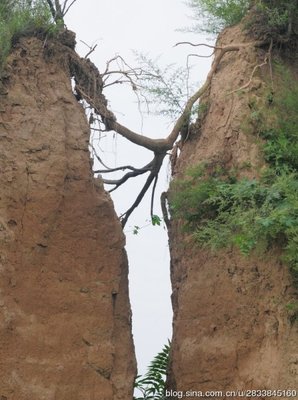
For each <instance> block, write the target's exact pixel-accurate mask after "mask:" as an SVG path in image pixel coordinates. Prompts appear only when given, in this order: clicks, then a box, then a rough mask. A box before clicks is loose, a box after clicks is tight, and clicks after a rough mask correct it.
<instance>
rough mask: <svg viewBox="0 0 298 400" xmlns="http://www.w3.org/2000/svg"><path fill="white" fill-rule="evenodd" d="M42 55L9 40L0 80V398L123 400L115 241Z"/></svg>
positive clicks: (52, 59)
mask: <svg viewBox="0 0 298 400" xmlns="http://www.w3.org/2000/svg"><path fill="white" fill-rule="evenodd" d="M45 52H46V46H45V43H44V42H42V41H40V40H38V39H34V38H31V39H30V38H27V39H21V40H20V42H19V44H17V45H16V48H15V49H14V51H13V53H12V54H11V55H10V56H9V59H8V63H7V68H6V72H5V73H4V74H3V79H2V86H1V94H0V170H1V174H0V182H1V192H0V246H1V253H0V398H1V399H7V400H29V399H30V400H42V399H45V400H54V399H55V400H63V399H65V400H66V399H67V400H69V399H71V400H75V399H80V400H82V399H84V400H85V399H86V400H87V399H90V400H94V399H101V400H111V399H115V400H116V399H118V400H120V399H121V400H123V399H131V398H132V386H133V379H134V376H135V356H134V347H133V342H132V336H131V311H130V304H129V299H128V282H127V258H126V254H125V251H124V237H123V234H122V230H121V226H120V224H119V221H118V219H117V217H116V214H115V211H114V209H113V205H112V202H111V199H110V197H109V196H108V195H107V194H106V193H105V191H104V189H103V185H102V183H101V181H100V179H94V178H93V176H92V171H91V165H90V160H89V152H88V142H89V126H88V124H87V121H86V118H85V114H84V111H83V108H82V107H81V106H80V105H79V103H78V102H77V100H76V98H75V97H74V95H73V92H72V88H71V82H70V77H69V70H68V66H67V62H66V61H65V60H64V59H63V54H61V52H60V55H59V54H58V53H59V51H58V52H57V54H55V52H53V54H52V56H51V55H49V54H47V57H45ZM58 55H59V57H58ZM1 396H2V397H1Z"/></svg>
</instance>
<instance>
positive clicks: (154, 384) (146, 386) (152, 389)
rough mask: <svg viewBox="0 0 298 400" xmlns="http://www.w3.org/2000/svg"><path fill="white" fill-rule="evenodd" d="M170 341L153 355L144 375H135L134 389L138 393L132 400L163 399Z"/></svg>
mask: <svg viewBox="0 0 298 400" xmlns="http://www.w3.org/2000/svg"><path fill="white" fill-rule="evenodd" d="M170 346H171V343H170V342H168V344H166V345H164V347H163V349H162V350H161V351H160V352H159V353H158V354H157V355H156V356H155V357H154V359H153V361H152V362H151V363H150V365H149V367H148V371H147V373H146V374H145V375H144V376H140V375H139V376H137V377H136V380H135V389H137V390H138V392H139V393H140V394H139V395H138V397H134V400H163V399H165V397H164V395H165V389H166V375H167V369H168V364H169V353H170Z"/></svg>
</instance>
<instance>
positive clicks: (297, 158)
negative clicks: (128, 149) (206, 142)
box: [170, 69, 298, 279]
mask: <svg viewBox="0 0 298 400" xmlns="http://www.w3.org/2000/svg"><path fill="white" fill-rule="evenodd" d="M279 75H280V77H282V82H281V83H280V88H279V91H280V94H279V95H277V94H275V95H274V99H273V103H272V99H271V101H270V104H268V105H267V109H266V110H259V111H258V118H256V121H257V124H258V125H259V126H258V127H257V128H258V129H257V132H258V134H259V135H260V136H261V137H263V138H265V139H266V141H265V143H264V145H263V152H264V158H265V160H266V161H267V163H268V168H267V169H266V170H265V171H264V172H263V174H262V176H261V177H260V178H259V179H253V180H249V179H246V178H244V179H240V180H239V179H237V178H236V177H235V171H228V170H225V169H224V168H223V167H219V166H218V165H217V167H216V166H215V167H214V165H213V166H212V165H199V166H197V167H195V168H193V169H192V170H190V171H188V174H187V176H186V178H185V179H182V180H177V181H175V182H174V183H173V184H172V187H171V195H170V205H171V211H172V214H173V216H174V217H175V216H176V217H179V218H182V220H183V221H184V222H185V227H186V229H188V230H189V231H191V232H192V233H193V236H194V238H195V240H196V241H197V242H198V243H199V244H200V245H201V246H207V247H211V248H212V249H218V248H220V247H225V246H229V245H235V246H237V247H238V248H240V250H241V252H242V253H243V254H248V253H250V252H251V251H252V250H254V249H255V250H258V251H260V252H264V251H266V250H267V249H270V248H272V247H275V246H279V247H281V248H282V249H283V259H284V260H285V261H286V262H288V264H289V265H290V267H291V270H292V272H293V273H294V276H295V278H296V279H298V253H297V248H298V168H297V167H298V145H297V139H298V138H297V135H298V132H297V126H298V124H297V123H298V117H297V109H298V85H297V84H296V85H294V84H293V79H291V76H290V74H289V73H288V72H287V71H286V70H285V69H280V71H279ZM252 113H253V114H254V113H256V110H253V112H252ZM272 114H274V118H272ZM266 119H267V120H268V121H266ZM269 121H270V122H269ZM266 122H267V125H266Z"/></svg>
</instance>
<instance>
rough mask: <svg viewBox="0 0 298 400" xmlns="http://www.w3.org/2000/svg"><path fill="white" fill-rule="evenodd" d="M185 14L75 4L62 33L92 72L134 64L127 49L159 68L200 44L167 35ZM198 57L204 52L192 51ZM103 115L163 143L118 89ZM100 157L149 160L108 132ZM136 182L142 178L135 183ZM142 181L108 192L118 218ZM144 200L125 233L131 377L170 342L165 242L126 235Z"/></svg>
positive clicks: (151, 232)
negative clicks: (71, 34)
mask: <svg viewBox="0 0 298 400" xmlns="http://www.w3.org/2000/svg"><path fill="white" fill-rule="evenodd" d="M189 14H190V10H189V9H188V8H187V7H186V5H185V4H184V2H183V1H182V0H125V1H123V0H77V2H76V3H75V4H74V6H73V7H72V8H71V10H70V11H69V14H68V15H67V17H66V24H67V26H68V28H69V29H72V30H73V31H75V32H76V33H77V42H78V46H77V50H78V51H79V53H80V54H82V55H85V54H86V53H87V52H88V48H87V47H86V46H85V45H84V44H83V43H81V42H80V40H83V41H84V42H86V43H88V44H89V45H94V44H96V43H97V44H98V46H97V48H96V51H95V52H94V53H92V55H91V56H90V58H91V59H92V61H93V62H94V63H95V64H96V65H97V67H98V68H99V70H100V71H103V70H104V69H105V63H106V61H107V60H109V59H111V58H112V57H114V56H115V55H116V54H119V55H121V56H122V57H124V58H125V60H126V61H127V62H128V63H129V64H132V65H136V62H135V58H134V55H133V53H132V50H137V51H141V52H144V53H148V54H149V55H150V56H151V57H152V58H155V57H156V56H158V55H160V56H161V62H162V63H164V64H169V63H173V62H174V63H177V64H178V65H183V66H185V65H186V56H187V54H189V53H190V52H194V48H190V47H188V46H179V47H175V48H173V45H174V44H175V43H176V42H179V41H186V40H190V41H192V42H195V43H201V42H206V38H205V37H204V36H200V35H192V34H184V33H181V32H177V31H175V30H176V29H178V28H183V27H185V26H190V25H191V23H192V22H191V20H190V19H189V18H187V15H189ZM200 54H208V50H206V49H203V48H200ZM210 62H211V60H210V59H209V58H208V59H206V58H193V59H192V64H195V65H196V67H195V68H194V69H193V71H192V80H193V81H195V82H201V83H202V82H203V81H204V79H205V77H206V74H207V72H208V70H209V67H210ZM106 96H107V98H108V100H109V102H110V106H111V109H112V110H113V111H114V113H115V114H116V116H117V119H118V120H119V122H121V123H122V124H124V125H126V126H127V127H129V128H130V129H133V130H135V131H136V132H140V133H141V132H142V133H143V134H146V135H148V136H151V137H165V136H167V135H168V134H169V131H170V123H169V121H168V120H165V119H164V118H162V117H146V116H145V118H144V125H142V120H141V117H140V114H139V112H138V108H137V106H136V99H135V96H134V95H133V94H132V93H131V90H130V89H129V88H125V87H124V86H123V85H121V86H118V87H114V88H113V89H112V90H109V92H107V93H106ZM100 146H101V149H102V150H103V154H102V155H103V158H104V159H105V161H106V162H107V163H109V165H110V166H111V167H113V166H117V165H118V166H119V165H123V164H127V163H129V164H134V165H135V166H142V165H145V163H146V162H147V161H150V160H151V157H152V156H151V153H150V152H148V151H147V150H144V149H141V148H139V147H138V146H135V145H131V144H130V143H128V142H127V141H126V140H124V139H122V138H121V137H115V135H113V133H110V135H109V139H106V140H102V141H101V142H100ZM166 164H167V162H165V166H164V170H163V172H162V174H161V176H160V179H159V187H158V191H157V193H156V200H155V204H156V214H158V215H160V216H161V213H160V211H159V196H160V192H161V191H164V190H166V188H167V184H168V181H169V178H168V171H167V170H168V168H167V165H166ZM143 179H144V178H143ZM143 179H142V178H141V179H136V180H134V181H131V182H129V184H127V185H126V186H122V188H120V189H119V191H118V190H117V191H116V192H114V194H113V200H114V202H115V206H116V210H117V212H118V213H121V212H124V211H125V210H126V209H127V208H128V207H129V205H130V204H131V203H132V202H133V200H134V199H135V197H136V195H137V193H138V190H139V188H140V185H142V183H143V182H144V181H143ZM149 200H150V198H149V197H148V196H147V197H146V198H145V199H144V200H143V202H142V204H141V206H140V207H139V208H138V210H136V212H135V213H134V214H133V216H132V217H131V219H130V220H129V221H128V223H127V226H126V228H125V232H126V236H127V246H126V249H127V252H128V257H129V266H130V275H129V279H130V297H131V305H132V310H133V334H134V341H135V347H136V353H137V360H138V369H139V373H144V372H145V371H146V369H147V366H148V365H149V363H150V361H151V360H152V359H153V357H154V356H155V355H156V354H157V353H158V352H159V351H160V350H161V349H162V347H163V345H164V344H165V343H166V342H167V339H168V338H171V330H172V307H171V301H170V295H171V287H170V272H169V253H168V243H167V241H168V239H167V233H166V230H165V229H164V228H161V227H152V226H148V227H146V228H144V229H142V230H141V231H140V233H139V234H138V235H133V234H132V229H133V226H134V225H138V226H144V225H147V224H148V219H149V207H150V205H149Z"/></svg>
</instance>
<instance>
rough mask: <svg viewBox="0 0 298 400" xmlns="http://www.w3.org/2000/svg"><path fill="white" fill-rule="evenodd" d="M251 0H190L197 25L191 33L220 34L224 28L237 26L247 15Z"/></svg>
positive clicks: (189, 4)
mask: <svg viewBox="0 0 298 400" xmlns="http://www.w3.org/2000/svg"><path fill="white" fill-rule="evenodd" d="M249 3H250V2H249V0H221V1H214V0H188V2H187V4H188V6H189V7H190V8H191V9H192V11H193V13H194V16H193V19H194V20H196V21H197V22H196V24H195V25H194V26H193V27H192V29H190V30H191V31H195V32H197V31H199V32H200V31H203V32H209V33H218V32H220V31H221V30H222V29H223V28H224V27H226V26H231V25H235V24H237V23H238V22H240V21H241V19H242V18H243V17H244V15H245V14H246V13H247V10H248V7H249Z"/></svg>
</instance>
